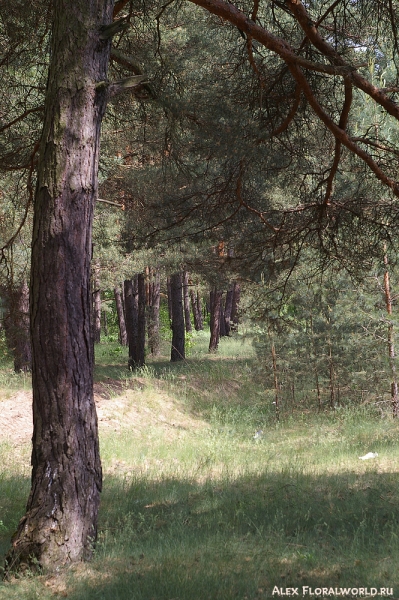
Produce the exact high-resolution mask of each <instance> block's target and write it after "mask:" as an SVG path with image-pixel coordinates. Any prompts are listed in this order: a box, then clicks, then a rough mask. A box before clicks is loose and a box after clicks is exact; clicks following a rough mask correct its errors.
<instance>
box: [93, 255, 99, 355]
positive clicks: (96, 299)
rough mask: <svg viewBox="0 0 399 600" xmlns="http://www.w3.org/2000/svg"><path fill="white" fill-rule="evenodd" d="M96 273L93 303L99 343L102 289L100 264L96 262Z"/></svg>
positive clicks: (94, 270)
mask: <svg viewBox="0 0 399 600" xmlns="http://www.w3.org/2000/svg"><path fill="white" fill-rule="evenodd" d="M93 274H94V277H93V279H94V290H93V301H94V302H93V305H94V343H95V344H99V343H100V341H101V289H100V265H99V264H98V263H96V264H95V266H94V269H93Z"/></svg>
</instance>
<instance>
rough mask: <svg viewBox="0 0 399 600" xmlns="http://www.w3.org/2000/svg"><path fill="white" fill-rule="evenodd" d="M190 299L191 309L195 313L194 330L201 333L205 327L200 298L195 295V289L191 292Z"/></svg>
mask: <svg viewBox="0 0 399 600" xmlns="http://www.w3.org/2000/svg"><path fill="white" fill-rule="evenodd" d="M190 299H191V308H192V311H193V317H194V329H195V331H201V329H203V325H202V314H201V309H200V308H199V306H198V301H197V299H198V297H197V296H196V294H195V291H194V290H193V289H191V290H190Z"/></svg>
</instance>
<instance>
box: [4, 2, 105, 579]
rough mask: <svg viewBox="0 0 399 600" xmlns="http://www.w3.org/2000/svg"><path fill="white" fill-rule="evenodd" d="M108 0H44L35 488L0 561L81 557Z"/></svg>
mask: <svg viewBox="0 0 399 600" xmlns="http://www.w3.org/2000/svg"><path fill="white" fill-rule="evenodd" d="M112 7H113V2H112V0H84V1H83V0H76V1H75V2H65V1H62V0H56V1H55V2H54V3H53V8H54V13H53V14H54V17H53V27H52V43H51V52H50V69H49V77H48V84H47V91H46V100H45V119H44V125H43V133H42V139H41V146H40V153H39V164H38V176H37V188H36V196H35V203H34V223H33V241H32V269H31V289H30V292H31V309H30V310H31V336H32V354H33V368H32V372H33V375H32V385H33V423H34V430H33V438H32V443H33V449H32V488H31V492H30V495H29V499H28V503H27V508H26V514H25V516H24V517H23V518H22V520H21V521H20V523H19V525H18V529H17V532H16V533H15V535H14V536H13V540H12V547H11V550H10V552H9V553H8V555H7V558H6V568H7V569H8V570H12V569H15V568H18V566H19V565H20V564H21V563H22V562H23V563H26V564H29V565H31V566H32V568H34V566H35V565H37V564H39V565H41V566H42V567H45V568H46V567H47V568H49V569H52V568H56V567H58V566H60V565H64V564H66V563H70V562H76V561H81V560H84V559H87V558H89V557H90V555H91V553H92V548H93V543H94V542H95V539H96V535H97V513H98V506H99V501H100V491H101V463H100V456H99V446H98V431H97V416H96V410H95V405H94V399H93V346H92V336H91V317H90V314H91V288H90V270H91V269H90V259H91V251H92V218H93V207H94V201H95V199H96V195H97V168H98V154H99V141H100V128H101V120H102V116H103V114H104V111H105V107H106V91H105V89H104V88H102V89H101V90H99V89H96V85H97V83H98V82H100V81H106V79H107V65H108V60H109V50H110V48H109V47H110V43H109V41H102V40H100V38H99V31H100V28H101V26H102V25H104V24H109V23H110V22H111V20H112Z"/></svg>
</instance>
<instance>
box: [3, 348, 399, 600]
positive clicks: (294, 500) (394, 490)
mask: <svg viewBox="0 0 399 600" xmlns="http://www.w3.org/2000/svg"><path fill="white" fill-rule="evenodd" d="M195 342H196V345H195V346H193V348H192V352H191V355H190V356H189V357H188V359H187V360H186V361H185V362H182V363H180V364H178V365H172V364H170V363H169V362H168V360H167V357H163V358H162V357H161V359H159V360H156V361H152V362H150V363H149V366H148V367H147V368H145V369H142V370H141V371H140V372H139V373H131V374H129V373H127V372H126V370H124V366H123V361H119V362H118V361H114V363H113V364H111V365H109V364H107V352H109V351H110V349H109V348H108V350H107V348H106V347H105V348H102V349H101V352H102V353H103V359H102V360H104V363H103V365H102V366H101V365H100V370H99V371H98V372H97V378H98V379H101V378H102V377H103V378H106V377H110V375H109V374H107V369H109V368H111V373H112V374H113V375H116V374H117V373H118V371H117V369H119V377H120V378H121V381H123V390H122V391H119V392H118V393H119V394H120V395H121V396H123V397H124V402H125V404H124V409H123V411H124V412H123V414H121V415H119V424H118V428H117V429H116V431H114V430H112V432H110V430H109V429H106V428H104V429H103V430H102V431H101V452H102V460H103V467H104V491H103V494H102V504H101V511H100V523H99V539H98V543H97V546H96V550H95V556H94V560H93V561H92V562H91V563H90V564H89V565H78V566H74V567H72V568H70V569H69V570H66V571H64V572H61V573H58V574H55V575H45V574H43V575H40V576H35V577H33V576H32V577H29V576H25V577H23V578H21V579H18V580H15V581H12V582H7V583H4V584H2V586H0V598H2V599H3V598H4V599H7V600H8V599H10V600H13V599H18V600H20V599H21V600H30V599H33V598H44V599H46V598H54V597H57V596H58V597H62V596H63V595H64V596H66V595H67V596H68V598H71V599H72V600H83V599H84V600H86V599H87V600H92V599H93V600H94V599H101V600H108V599H109V600H151V599H156V600H158V599H159V600H164V599H165V600H177V599H179V600H208V599H209V600H216V599H217V600H219V599H220V600H229V599H235V598H237V599H242V600H244V599H248V600H249V599H258V598H271V597H272V591H273V588H274V586H278V587H280V588H281V587H282V588H286V587H298V588H299V589H301V587H302V586H303V585H309V586H311V587H313V588H316V587H369V588H370V587H376V588H379V587H393V588H394V590H395V594H394V597H398V596H399V581H398V579H399V576H398V573H399V538H398V534H399V491H398V485H397V479H398V475H397V473H398V464H399V445H398V441H397V440H398V431H399V427H398V424H397V423H396V422H395V421H394V420H391V419H388V418H385V419H381V418H380V417H379V416H378V414H377V412H376V411H374V410H373V408H372V407H370V406H365V407H359V408H349V409H341V410H337V411H335V412H333V413H332V412H331V413H321V414H317V413H313V412H311V411H309V410H308V411H306V412H304V411H303V412H300V411H287V413H284V414H283V420H282V421H280V422H277V421H276V417H275V412H274V407H273V404H272V401H271V399H270V397H269V396H268V390H265V389H264V386H263V381H262V377H261V376H259V369H258V367H257V366H256V365H255V357H254V354H253V352H252V347H251V345H250V342H249V340H248V339H246V338H244V339H243V338H239V337H237V338H235V339H232V340H226V341H224V340H223V344H221V348H220V353H219V354H218V355H217V356H216V357H215V356H212V357H208V356H207V355H206V353H205V352H204V350H205V349H206V343H207V339H206V338H205V337H201V336H198V338H196V339H195ZM99 356H100V355H99V354H97V358H99ZM112 369H114V370H112ZM104 380H105V381H108V380H107V379H104ZM135 381H136V382H137V381H139V382H140V386H135V385H133V384H134V382H135ZM139 387H140V388H141V389H139ZM113 401H114V400H113V397H112V396H111V397H110V398H109V402H110V403H111V404H112V402H113ZM259 430H262V433H261V434H259V436H258V437H257V438H254V434H255V432H256V431H259ZM369 451H373V452H377V453H378V457H377V458H375V459H373V460H370V461H362V460H359V456H361V455H364V454H366V453H367V452H369ZM25 461H26V462H25ZM0 486H1V495H0V521H1V525H0V552H1V553H2V554H4V552H5V551H6V548H7V545H8V543H9V537H10V534H11V533H12V530H13V528H15V526H16V523H17V522H18V518H19V516H20V515H21V514H22V513H23V505H24V502H25V501H26V496H27V493H28V489H29V481H28V468H27V450H26V449H23V448H20V449H19V450H18V451H17V452H15V451H14V449H13V448H11V447H10V446H2V447H0ZM274 597H276V596H274ZM377 597H379V596H377Z"/></svg>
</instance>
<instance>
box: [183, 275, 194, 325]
mask: <svg viewBox="0 0 399 600" xmlns="http://www.w3.org/2000/svg"><path fill="white" fill-rule="evenodd" d="M183 304H184V323H185V325H186V331H187V333H190V331H192V330H193V328H192V325H191V317H190V296H189V281H188V273H187V271H184V273H183Z"/></svg>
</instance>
